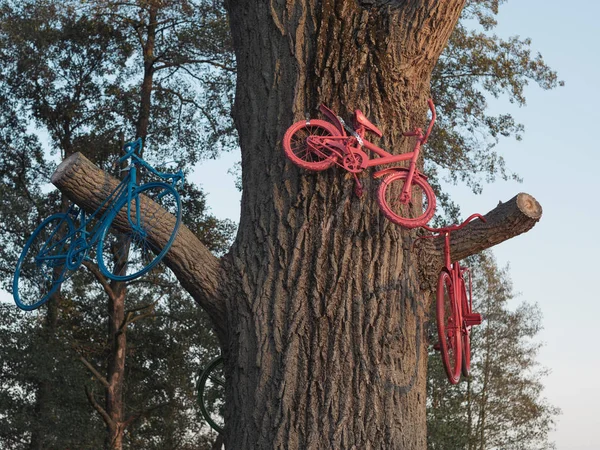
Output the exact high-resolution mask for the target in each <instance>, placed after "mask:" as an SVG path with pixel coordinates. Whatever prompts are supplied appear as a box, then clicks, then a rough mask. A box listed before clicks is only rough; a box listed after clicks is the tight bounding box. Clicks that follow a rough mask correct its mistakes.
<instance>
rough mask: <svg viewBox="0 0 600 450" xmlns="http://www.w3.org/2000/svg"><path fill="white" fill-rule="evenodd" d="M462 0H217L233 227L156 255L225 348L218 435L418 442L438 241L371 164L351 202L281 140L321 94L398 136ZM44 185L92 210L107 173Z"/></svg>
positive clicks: (418, 121) (372, 445) (513, 208)
mask: <svg viewBox="0 0 600 450" xmlns="http://www.w3.org/2000/svg"><path fill="white" fill-rule="evenodd" d="M463 3H464V2H463V1H462V0H460V1H459V0H447V1H444V2H424V1H416V0H414V1H402V2H400V1H392V0H385V1H384V0H379V1H377V0H370V1H366V0H364V1H362V2H357V1H349V0H346V1H341V0H328V1H323V2H319V3H318V4H315V3H314V2H307V1H305V0H287V1H286V2H283V1H278V0H271V1H270V2H249V1H247V0H235V1H230V2H228V5H227V6H228V10H229V13H230V20H231V26H232V30H233V37H234V44H235V47H236V56H237V64H238V84H237V94H236V104H235V112H234V118H235V122H236V126H237V128H238V131H239V136H240V145H241V149H242V169H243V172H242V173H243V175H242V183H243V195H242V214H241V220H240V226H239V231H238V235H237V238H236V241H235V243H234V245H233V246H232V248H231V250H230V252H229V254H228V255H227V256H226V257H224V258H223V259H221V260H217V259H216V258H214V257H213V256H212V255H211V254H210V253H209V252H208V251H207V250H206V249H205V248H204V247H203V246H202V244H200V242H199V241H198V240H197V239H196V238H195V237H194V236H193V235H192V234H191V233H190V232H189V230H187V229H186V228H185V227H182V228H181V229H180V231H179V233H178V237H177V238H176V240H175V242H174V244H173V246H172V247H171V250H170V251H169V253H168V254H167V256H166V257H165V262H166V264H167V265H169V267H171V268H172V270H173V271H174V273H175V274H176V276H177V277H178V278H179V280H180V281H181V282H182V285H183V286H184V288H186V289H187V290H188V291H189V292H190V293H191V294H192V296H193V297H194V298H195V299H196V301H198V303H199V304H200V305H201V306H202V307H203V308H205V309H206V310H207V312H208V313H209V315H210V316H211V318H212V320H213V321H214V324H215V328H216V330H217V333H218V335H219V338H220V340H221V343H222V346H223V352H224V356H225V365H226V366H225V367H226V376H227V392H226V395H227V397H226V403H227V408H226V428H225V443H226V448H227V449H243V450H245V449H250V448H260V449H263V448H265V449H267V448H269V449H275V448H282V449H283V448H285V449H324V448H335V449H382V448H385V449H410V450H414V449H425V448H426V427H425V397H426V394H425V380H426V361H427V355H426V340H425V337H424V333H425V326H424V322H425V320H426V318H427V317H428V316H427V311H428V309H429V305H430V301H431V286H432V283H433V284H434V283H435V280H436V279H437V272H438V271H439V269H440V267H441V262H442V256H443V251H442V250H441V248H440V247H439V243H438V242H432V241H431V240H426V241H427V242H421V243H420V244H419V245H418V246H413V243H414V242H415V238H416V236H417V233H418V232H417V231H416V230H407V229H403V228H401V227H399V226H397V225H394V224H392V223H391V222H389V221H387V220H386V219H385V218H384V216H383V215H382V213H381V212H380V211H379V209H378V208H377V203H376V201H375V195H374V194H375V193H374V188H375V186H374V183H371V181H370V180H369V178H368V177H367V176H365V177H363V178H362V181H363V184H364V186H365V188H366V189H365V196H364V197H363V198H362V199H359V198H357V197H356V196H354V195H353V193H352V188H353V183H352V179H351V178H350V179H349V178H348V176H346V175H345V173H344V172H343V171H341V170H339V169H330V170H328V171H325V172H322V173H309V172H306V171H303V170H300V169H298V168H297V167H295V166H293V165H292V164H290V163H289V162H287V161H286V159H285V157H284V155H283V151H282V149H281V138H282V136H283V134H284V132H285V129H286V128H287V127H288V126H289V125H291V124H292V123H293V122H294V121H295V120H299V119H301V118H304V117H305V115H306V114H310V115H311V116H313V117H314V116H315V108H316V107H317V106H318V104H319V103H320V102H324V103H326V104H328V105H329V106H331V107H333V109H334V110H336V111H337V112H338V113H340V114H341V115H343V116H345V117H348V115H349V113H350V111H352V110H353V109H354V108H360V109H361V110H363V111H364V112H365V113H366V115H367V116H368V117H369V118H370V119H372V120H373V121H374V122H376V123H377V125H378V126H379V127H380V128H381V129H382V131H383V132H384V136H385V138H384V139H383V140H382V142H380V143H379V144H380V145H382V146H384V147H385V148H389V149H392V151H393V152H394V153H399V152H406V151H409V150H410V141H409V140H408V139H404V138H402V135H401V133H402V131H406V130H409V129H412V128H414V127H416V126H422V124H423V123H424V122H425V120H426V119H425V111H426V100H427V98H428V97H429V88H428V86H429V76H430V73H431V70H432V68H433V66H434V64H435V62H436V60H437V58H438V56H439V54H440V53H441V51H442V49H443V47H444V45H445V43H446V40H447V39H448V36H449V35H450V32H451V30H452V28H453V27H454V25H455V23H456V21H457V20H458V17H459V14H460V11H461V9H462V7H463ZM53 182H54V183H55V184H56V185H57V186H58V187H59V189H61V191H63V192H65V193H66V194H67V195H68V196H69V197H70V198H71V199H72V200H73V201H74V202H76V203H78V204H80V205H81V206H82V207H84V208H86V209H91V210H93V209H95V208H96V207H97V206H98V205H99V204H100V202H101V201H102V200H103V199H104V198H105V196H106V194H107V193H108V192H110V189H111V186H113V185H114V184H115V183H116V182H117V181H116V180H114V179H112V178H110V177H109V176H107V175H106V174H103V173H102V172H101V171H99V170H98V169H97V168H94V167H93V166H92V165H91V164H90V163H89V161H87V162H86V160H85V158H83V157H82V156H81V155H78V156H76V157H73V158H70V159H69V160H66V161H64V162H63V163H62V164H61V166H60V167H59V168H58V169H57V172H56V173H55V174H54V176H53ZM519 198H520V199H521V200H520V201H519ZM523 199H525V202H524V201H523ZM523 203H525V206H523ZM530 203H531V204H530ZM527 205H529V206H531V205H533V206H534V207H533V208H532V207H528V206H527ZM538 207H539V205H538V204H537V202H535V200H533V199H532V197H530V196H527V195H526V194H523V195H522V196H521V197H518V198H517V197H516V198H515V199H513V200H511V201H509V202H507V203H506V204H505V205H504V206H503V207H499V208H498V209H496V210H494V211H492V212H491V213H490V214H488V215H487V217H488V219H489V220H488V223H486V224H474V225H472V226H471V227H469V229H468V230H470V231H468V230H467V232H465V234H462V235H459V241H460V242H459V244H458V245H456V246H453V249H452V251H453V252H456V254H457V255H461V257H465V256H467V255H469V254H472V253H474V252H475V251H477V250H480V249H481V248H485V247H486V246H488V247H489V246H491V245H494V244H496V243H499V242H501V241H503V240H506V239H509V238H510V237H512V236H514V235H516V234H519V233H521V232H523V231H526V230H528V229H529V228H531V227H532V226H533V225H534V224H535V223H536V222H537V221H538V220H539V218H540V215H541V209H540V208H538ZM532 209H533V210H534V211H533V213H532V212H531V211H530V210H532ZM468 233H470V234H468ZM469 236H471V237H469ZM150 238H151V239H156V240H160V236H150ZM432 280H433V281H432Z"/></svg>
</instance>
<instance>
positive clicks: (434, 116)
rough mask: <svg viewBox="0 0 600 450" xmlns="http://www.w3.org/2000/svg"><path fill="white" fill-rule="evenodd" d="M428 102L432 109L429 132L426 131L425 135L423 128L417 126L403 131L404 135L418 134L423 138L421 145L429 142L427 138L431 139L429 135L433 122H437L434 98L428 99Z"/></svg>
mask: <svg viewBox="0 0 600 450" xmlns="http://www.w3.org/2000/svg"><path fill="white" fill-rule="evenodd" d="M427 104H428V105H429V110H430V111H431V120H430V121H429V126H428V127H427V132H426V133H425V135H423V129H422V128H416V129H415V130H414V131H406V132H404V133H402V135H403V136H417V137H418V138H419V139H420V140H421V145H425V144H426V143H427V139H429V135H430V134H431V130H432V129H433V124H434V123H435V119H436V117H437V115H436V113H435V105H434V104H433V100H432V99H428V100H427Z"/></svg>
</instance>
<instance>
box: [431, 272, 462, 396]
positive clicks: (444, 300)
mask: <svg viewBox="0 0 600 450" xmlns="http://www.w3.org/2000/svg"><path fill="white" fill-rule="evenodd" d="M453 288H454V287H453V284H452V277H451V276H450V274H449V273H448V272H447V271H446V270H442V271H441V272H440V276H439V278H438V289H437V310H436V313H437V314H436V318H437V329H438V338H439V345H440V351H441V353H442V362H443V363H444V369H445V370H446V375H447V376H448V380H450V383H452V384H457V383H458V381H459V380H460V373H461V360H462V345H461V343H462V342H461V332H460V330H461V324H460V320H459V319H460V318H459V311H458V305H457V304H456V299H455V298H454V289H453Z"/></svg>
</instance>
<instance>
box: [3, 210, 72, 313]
mask: <svg viewBox="0 0 600 450" xmlns="http://www.w3.org/2000/svg"><path fill="white" fill-rule="evenodd" d="M74 229H75V227H74V225H73V222H72V221H71V219H70V218H69V217H68V216H67V215H66V214H54V215H52V216H50V217H48V218H47V219H45V220H44V221H43V222H42V223H41V224H40V225H39V226H38V227H37V228H36V229H35V231H34V232H33V234H32V235H31V237H30V238H29V239H28V240H27V242H26V243H25V246H24V247H23V251H22V252H21V256H20V257H19V260H18V261H17V267H16V269H15V274H14V277H13V298H14V300H15V303H16V304H17V306H18V307H19V308H21V309H24V310H26V311H31V310H34V309H37V308H39V307H40V306H42V305H43V304H44V303H46V302H47V301H48V300H50V298H51V297H52V295H53V294H54V293H56V292H57V290H58V288H59V287H60V285H61V283H62V282H63V281H64V280H65V278H66V271H67V267H66V261H67V255H68V252H69V248H70V245H71V244H70V243H71V236H72V234H73V232H74Z"/></svg>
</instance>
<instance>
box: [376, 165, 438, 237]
mask: <svg viewBox="0 0 600 450" xmlns="http://www.w3.org/2000/svg"><path fill="white" fill-rule="evenodd" d="M407 177H408V172H407V171H404V170H403V171H397V172H393V173H391V174H390V175H388V176H386V177H385V178H384V179H383V181H382V182H381V184H380V185H379V190H378V191H377V202H378V203H379V208H380V209H381V211H382V212H383V214H384V215H385V217H387V218H388V219H389V220H390V221H392V222H393V223H395V224H398V225H401V226H403V227H405V228H416V227H421V226H423V225H425V224H427V222H429V220H430V219H431V218H432V217H433V214H434V213H435V194H434V193H433V189H432V188H431V186H430V185H429V183H427V181H425V179H424V178H423V177H421V176H417V174H416V173H415V176H414V177H413V179H412V183H411V192H412V198H411V201H410V202H409V203H407V204H404V203H401V202H400V199H399V194H400V192H402V188H403V187H404V184H405V183H406V178H407ZM419 197H420V199H419ZM413 200H414V201H413ZM419 200H420V201H419ZM410 216H412V217H410Z"/></svg>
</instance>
